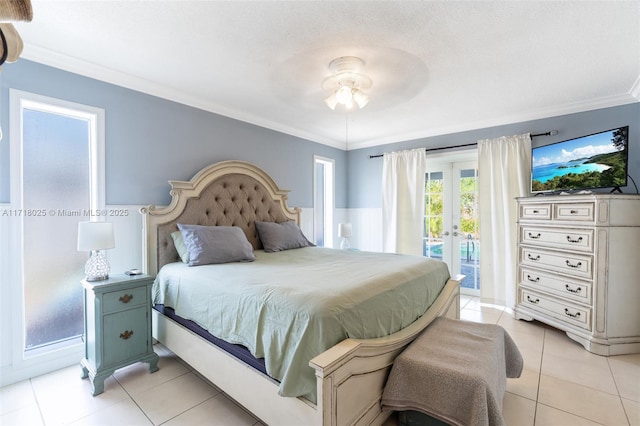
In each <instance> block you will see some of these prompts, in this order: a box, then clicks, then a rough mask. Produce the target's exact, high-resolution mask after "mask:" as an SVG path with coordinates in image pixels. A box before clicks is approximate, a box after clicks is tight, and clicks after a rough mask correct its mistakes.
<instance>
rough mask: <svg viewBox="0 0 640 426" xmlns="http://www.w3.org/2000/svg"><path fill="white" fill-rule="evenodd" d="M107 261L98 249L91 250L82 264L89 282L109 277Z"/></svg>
mask: <svg viewBox="0 0 640 426" xmlns="http://www.w3.org/2000/svg"><path fill="white" fill-rule="evenodd" d="M109 270H110V267H109V261H108V260H107V258H106V256H105V255H104V253H103V252H101V251H100V250H92V251H91V256H90V257H89V260H87V263H86V264H85V265H84V274H85V275H86V278H85V279H86V280H87V281H89V282H93V281H102V280H106V279H108V278H109Z"/></svg>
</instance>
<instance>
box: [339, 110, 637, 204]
mask: <svg viewBox="0 0 640 426" xmlns="http://www.w3.org/2000/svg"><path fill="white" fill-rule="evenodd" d="M625 125H629V175H630V176H631V177H632V178H633V180H635V182H636V183H637V184H638V186H640V103H638V102H636V103H633V104H629V105H623V106H618V107H612V108H606V109H600V110H594V111H588V112H581V113H576V114H568V115H562V116H558V117H552V118H545V119H540V120H531V121H526V122H522V123H516V124H509V125H505V126H496V127H490V128H485V129H479V130H472V131H468V132H461V133H452V134H448V135H442V136H434V137H429V138H424V139H416V140H411V141H406V142H400V143H394V144H389V145H384V146H378V147H374V148H366V149H359V150H354V151H349V155H348V178H347V181H348V182H349V198H348V205H349V207H350V208H379V207H382V193H381V181H382V158H371V159H370V158H369V156H370V155H378V154H382V153H385V152H391V151H401V150H405V149H413V148H421V147H424V148H439V147H446V146H453V145H462V144H469V143H475V142H477V141H478V140H480V139H488V138H496V137H500V136H508V135H515V134H522V133H527V132H531V133H532V134H536V133H545V132H547V131H549V130H557V131H558V134H557V135H555V136H543V137H537V138H533V140H532V146H534V147H535V146H539V145H547V144H550V143H553V142H559V141H563V140H567V139H572V138H576V137H579V136H584V135H589V134H592V133H596V132H600V131H603V130H609V129H613V128H616V127H620V126H625ZM622 191H623V192H624V193H635V192H636V188H635V187H634V186H633V183H632V182H631V180H629V182H628V186H626V187H623V188H622Z"/></svg>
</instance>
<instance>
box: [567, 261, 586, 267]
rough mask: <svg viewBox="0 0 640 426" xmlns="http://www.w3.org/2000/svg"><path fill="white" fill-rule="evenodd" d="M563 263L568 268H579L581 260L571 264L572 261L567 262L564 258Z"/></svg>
mask: <svg viewBox="0 0 640 426" xmlns="http://www.w3.org/2000/svg"><path fill="white" fill-rule="evenodd" d="M565 263H566V264H567V266H568V267H569V268H579V267H581V266H582V262H578V263H576V264H573V263H571V262H569V261H568V260H565Z"/></svg>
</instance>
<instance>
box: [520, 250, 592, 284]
mask: <svg viewBox="0 0 640 426" xmlns="http://www.w3.org/2000/svg"><path fill="white" fill-rule="evenodd" d="M592 259H593V258H592V257H591V256H586V255H579V254H572V253H561V252H554V251H546V250H538V249H536V248H529V247H520V262H521V263H522V264H523V265H530V266H535V267H537V268H541V269H544V270H550V271H557V272H561V273H563V274H567V275H571V276H575V277H580V278H587V279H591V278H593V271H592V264H593V260H592Z"/></svg>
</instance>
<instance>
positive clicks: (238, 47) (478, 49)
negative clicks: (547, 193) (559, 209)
mask: <svg viewBox="0 0 640 426" xmlns="http://www.w3.org/2000/svg"><path fill="white" fill-rule="evenodd" d="M32 5H33V11H34V19H33V21H32V22H16V23H14V25H15V26H16V28H17V29H18V31H19V32H20V34H21V36H22V38H23V40H24V44H25V48H24V52H23V55H22V57H23V58H26V59H30V60H33V61H36V62H40V63H43V64H47V65H52V66H55V67H58V68H62V69H65V70H68V71H72V72H76V73H79V74H83V75H86V76H90V77H93V78H97V79H100V80H104V81H107V82H111V83H115V84H118V85H121V86H125V87H128V88H131V89H135V90H139V91H141V92H145V93H149V94H153V95H156V96H160V97H163V98H167V99H171V100H175V101H177V102H181V103H184V104H187V105H191V106H194V107H197V108H201V109H204V110H207V111H211V112H214V113H218V114H221V115H225V116H228V117H233V118H237V119H239V120H243V121H246V122H249V123H254V124H257V125H260V126H264V127H267V128H271V129H274V130H278V131H281V132H285V133H288V134H291V135H295V136H299V137H302V138H306V139H309V140H313V141H316V142H320V143H324V144H327V145H331V146H335V147H340V148H345V147H347V148H348V149H354V148H360V147H367V146H375V145H380V144H384V143H391V142H397V141H403V140H409V139H416V138H421V137H428V136H434V135H440V134H446V133H453V132H458V131H465V130H472V129H476V128H484V127H489V126H495V125H501V124H508V123H514V122H519V121H525V120H532V119H537V118H544V117H550V116H555V115H560V114H565V113H573V112H579V111H585V110H591V109H596V108H602V107H609V106H614V105H622V104H628V103H632V102H638V101H639V100H640V1H624V2H623V1H615V2H612V1H589V2H585V1H479V2H471V1H469V2H459V1H344V0H343V1H254V2H247V1H185V0H182V1H160V0H148V1H98V0H94V1H85V0H76V1H58V0H32ZM341 56H357V57H359V58H361V59H363V61H364V62H365V65H364V68H363V69H362V71H361V72H362V73H364V74H366V75H367V76H368V77H370V78H371V80H372V82H373V83H372V87H371V88H370V89H368V90H367V93H368V95H369V96H370V102H369V104H368V105H367V106H366V107H364V108H363V109H361V110H352V111H349V112H347V111H345V110H344V109H342V110H341V109H340V108H337V109H336V110H335V111H332V110H331V109H329V108H328V107H327V106H326V105H325V103H324V101H323V100H324V98H326V97H327V96H328V94H329V93H327V92H326V91H325V90H323V89H322V82H323V80H324V79H325V78H327V77H328V76H329V74H330V70H329V66H328V65H329V62H331V60H332V59H334V58H337V57H341Z"/></svg>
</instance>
